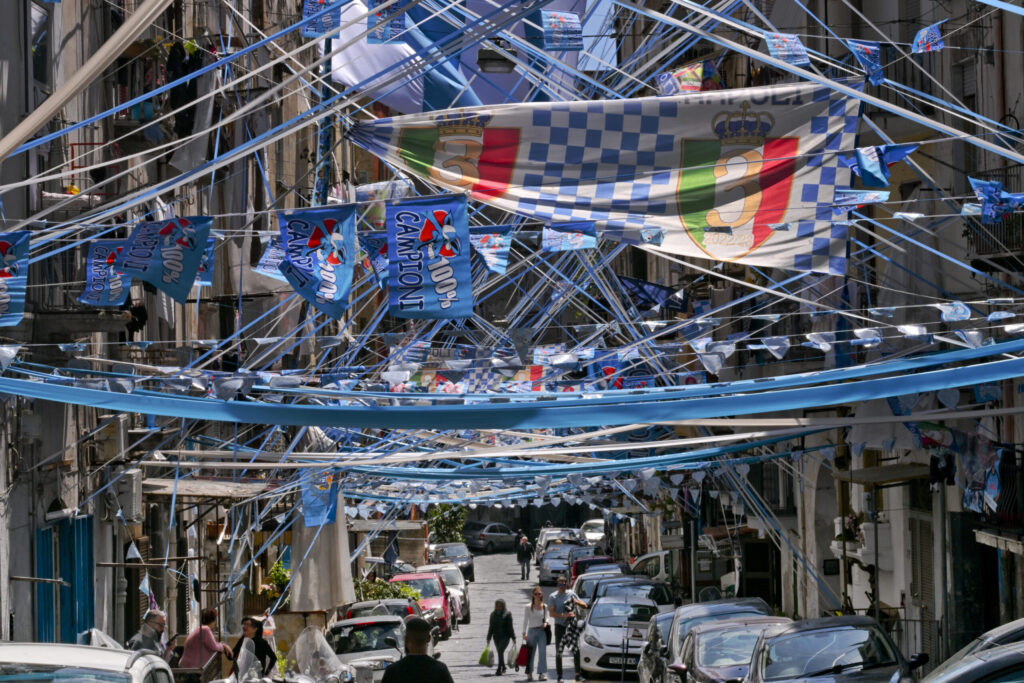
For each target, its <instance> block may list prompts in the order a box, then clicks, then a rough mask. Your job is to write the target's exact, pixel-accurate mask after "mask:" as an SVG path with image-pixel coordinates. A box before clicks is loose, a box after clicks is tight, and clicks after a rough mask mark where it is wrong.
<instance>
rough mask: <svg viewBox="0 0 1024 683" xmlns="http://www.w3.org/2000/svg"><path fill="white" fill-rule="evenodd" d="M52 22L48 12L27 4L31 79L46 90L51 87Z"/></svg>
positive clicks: (32, 4) (38, 6)
mask: <svg viewBox="0 0 1024 683" xmlns="http://www.w3.org/2000/svg"><path fill="white" fill-rule="evenodd" d="M52 30H53V22H52V21H51V20H50V10H48V9H47V8H45V7H43V6H42V5H38V4H36V3H34V2H33V3H29V37H30V40H29V47H30V49H31V50H32V78H33V79H34V80H35V81H36V82H37V83H38V84H40V85H43V86H45V87H47V88H49V87H51V86H52V85H53V77H52V73H51V72H52V69H51V67H50V54H51V50H50V44H51V35H50V34H51V32H52Z"/></svg>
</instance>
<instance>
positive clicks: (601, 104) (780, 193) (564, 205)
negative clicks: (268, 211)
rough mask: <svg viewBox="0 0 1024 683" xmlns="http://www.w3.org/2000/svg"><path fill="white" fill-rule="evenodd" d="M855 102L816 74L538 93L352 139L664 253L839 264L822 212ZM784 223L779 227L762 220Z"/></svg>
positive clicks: (850, 139) (841, 246)
mask: <svg viewBox="0 0 1024 683" xmlns="http://www.w3.org/2000/svg"><path fill="white" fill-rule="evenodd" d="M858 113H859V103H858V101H857V100H855V99H852V98H846V97H844V96H842V95H841V94H837V93H834V92H832V91H831V90H829V89H828V88H825V87H821V86H818V85H815V84H806V83H804V84H795V85H781V86H772V87H765V88H747V89H737V90H721V91H712V92H700V93H688V94H683V95H677V96H673V97H650V98H641V99H635V100H613V101H612V100H610V101H581V102H536V103H528V104H511V105H499V106H493V107H473V108H468V109H458V110H449V111H446V112H438V113H434V114H414V115H410V116H400V117H393V118H382V119H375V120H373V121H365V122H360V123H358V124H356V125H355V126H354V127H353V128H352V130H351V131H350V133H349V135H350V138H351V140H352V141H353V142H355V143H356V144H358V145H360V146H361V147H363V148H365V149H367V150H369V151H370V152H372V153H374V154H375V155H377V156H379V157H381V158H383V159H385V160H386V161H388V163H390V164H393V165H395V166H397V167H399V168H401V169H403V170H406V171H408V172H410V173H414V174H416V175H419V176H421V177H423V178H425V179H428V180H429V181H430V182H431V183H434V184H436V185H439V186H441V187H445V188H448V189H450V190H452V191H454V192H469V193H470V196H471V198H473V199H476V200H478V201H481V202H485V203H488V204H491V205H493V206H495V207H497V208H500V209H502V210H504V211H513V212H515V213H518V214H521V215H524V216H529V217H532V218H536V219H540V220H542V221H544V222H552V221H553V222H565V221H595V222H597V225H598V227H599V228H602V229H603V230H604V231H605V234H604V236H605V237H608V238H612V239H616V238H623V239H632V240H634V241H636V242H640V241H641V240H640V231H641V229H643V228H661V229H663V230H664V240H663V241H662V243H661V244H660V245H657V246H655V245H649V246H648V248H651V249H657V250H660V251H664V252H668V253H671V254H679V255H683V256H696V257H704V258H710V259H715V260H719V261H735V262H739V263H750V264H754V265H759V266H767V267H778V268H787V269H791V270H805V271H807V270H810V271H817V272H827V273H833V274H842V273H843V272H844V271H845V266H846V239H845V231H841V232H836V233H833V230H832V225H831V222H830V219H831V211H830V206H831V203H832V197H833V193H834V191H835V188H836V187H849V185H850V171H849V169H847V168H845V167H841V166H840V165H839V164H838V161H837V157H836V153H837V152H840V151H842V152H849V151H850V150H852V149H854V148H855V147H856V144H855V140H856V134H857V122H858ZM778 223H791V224H793V226H794V229H792V230H789V231H779V230H772V229H771V228H770V227H769V226H770V225H771V224H778Z"/></svg>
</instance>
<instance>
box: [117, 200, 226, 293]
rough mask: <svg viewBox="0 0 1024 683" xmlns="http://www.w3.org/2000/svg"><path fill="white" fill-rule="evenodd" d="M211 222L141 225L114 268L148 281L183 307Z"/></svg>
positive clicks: (186, 219)
mask: <svg viewBox="0 0 1024 683" xmlns="http://www.w3.org/2000/svg"><path fill="white" fill-rule="evenodd" d="M212 223H213V219H212V218H210V217H209V216H186V217H183V218H170V219H168V220H165V221H153V222H148V223H139V224H138V225H137V226H135V229H134V230H133V231H132V234H131V236H130V237H129V238H128V244H126V245H125V247H124V249H122V250H121V253H120V254H118V256H117V259H116V261H115V262H114V268H115V269H116V270H119V271H121V272H122V273H124V274H125V275H128V276H131V277H134V278H138V279H139V280H145V281H146V282H148V283H149V284H151V285H153V286H154V287H156V288H157V289H159V290H160V291H162V292H164V293H165V294H167V295H168V296H169V297H171V298H172V299H174V300H175V301H177V302H178V303H179V304H183V303H185V302H186V301H188V293H189V292H190V291H191V290H192V284H193V283H194V282H195V281H196V273H197V272H199V262H200V261H202V260H203V252H204V251H205V250H206V240H207V239H208V238H209V237H210V225H211V224H212Z"/></svg>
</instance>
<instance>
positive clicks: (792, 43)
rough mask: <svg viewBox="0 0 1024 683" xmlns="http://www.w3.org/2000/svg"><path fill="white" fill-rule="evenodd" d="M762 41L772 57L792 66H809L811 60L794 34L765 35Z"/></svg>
mask: <svg viewBox="0 0 1024 683" xmlns="http://www.w3.org/2000/svg"><path fill="white" fill-rule="evenodd" d="M764 40H765V42H766V43H768V52H770V53H771V55H772V57H775V58H776V59H781V60H782V61H784V62H785V63H786V64H792V65H793V66H810V64H811V60H810V58H809V57H808V56H807V50H806V49H805V48H804V44H803V43H801V42H800V38H798V37H797V36H796V35H795V34H793V33H765V34H764Z"/></svg>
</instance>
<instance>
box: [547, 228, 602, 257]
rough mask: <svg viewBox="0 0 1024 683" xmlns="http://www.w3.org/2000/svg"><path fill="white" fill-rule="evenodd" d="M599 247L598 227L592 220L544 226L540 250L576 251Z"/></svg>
mask: <svg viewBox="0 0 1024 683" xmlns="http://www.w3.org/2000/svg"><path fill="white" fill-rule="evenodd" d="M596 247H597V228H596V227H595V226H594V224H593V223H592V222H579V223H553V224H551V225H545V226H544V233H543V235H542V236H541V245H540V250H541V251H543V252H556V251H575V250H577V249H595V248H596Z"/></svg>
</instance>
